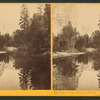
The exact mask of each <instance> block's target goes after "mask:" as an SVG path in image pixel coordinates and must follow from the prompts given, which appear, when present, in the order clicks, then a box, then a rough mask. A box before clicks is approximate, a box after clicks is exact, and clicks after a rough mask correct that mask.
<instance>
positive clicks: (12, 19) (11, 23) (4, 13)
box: [0, 4, 43, 35]
mask: <svg viewBox="0 0 100 100" xmlns="http://www.w3.org/2000/svg"><path fill="white" fill-rule="evenodd" d="M25 5H27V7H28V11H29V16H30V17H33V14H34V13H36V12H37V7H38V6H39V4H25ZM42 5H43V4H42ZM21 6H22V4H0V32H1V34H5V33H7V32H8V33H9V34H10V35H12V34H13V31H15V30H16V29H19V28H20V26H19V25H18V24H19V19H20V12H21V8H22V7H21Z"/></svg>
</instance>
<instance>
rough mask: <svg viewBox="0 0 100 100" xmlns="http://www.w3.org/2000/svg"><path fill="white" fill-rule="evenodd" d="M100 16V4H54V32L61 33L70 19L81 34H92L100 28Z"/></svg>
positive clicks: (55, 33)
mask: <svg viewBox="0 0 100 100" xmlns="http://www.w3.org/2000/svg"><path fill="white" fill-rule="evenodd" d="M99 17H100V4H62V5H59V4H58V5H57V4H56V5H53V33H54V35H57V34H59V33H60V32H61V29H62V27H63V26H64V25H67V23H68V21H69V20H70V21H71V22H72V26H73V27H76V29H77V31H78V32H80V34H81V35H83V34H86V33H87V34H89V36H91V34H92V32H94V31H95V30H98V29H99V27H98V23H99Z"/></svg>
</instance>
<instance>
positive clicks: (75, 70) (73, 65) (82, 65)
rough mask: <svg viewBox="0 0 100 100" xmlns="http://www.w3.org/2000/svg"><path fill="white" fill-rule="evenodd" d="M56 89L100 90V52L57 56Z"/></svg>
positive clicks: (55, 62)
mask: <svg viewBox="0 0 100 100" xmlns="http://www.w3.org/2000/svg"><path fill="white" fill-rule="evenodd" d="M53 88H54V90H100V52H95V53H91V54H84V55H78V56H71V57H64V58H55V59H54V65H53Z"/></svg>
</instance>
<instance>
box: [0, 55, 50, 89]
mask: <svg viewBox="0 0 100 100" xmlns="http://www.w3.org/2000/svg"><path fill="white" fill-rule="evenodd" d="M50 80H51V78H50V57H49V56H44V57H31V56H29V55H28V56H22V55H17V54H16V55H15V54H0V90H27V89H29V90H30V89H31V90H37V89H50Z"/></svg>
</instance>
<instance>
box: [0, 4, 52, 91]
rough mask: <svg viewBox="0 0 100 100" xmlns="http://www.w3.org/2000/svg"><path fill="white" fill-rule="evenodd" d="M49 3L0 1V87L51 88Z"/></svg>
mask: <svg viewBox="0 0 100 100" xmlns="http://www.w3.org/2000/svg"><path fill="white" fill-rule="evenodd" d="M50 57H51V55H50V4H35V3H31V4H26V3H24V4H22V3H18V4H17V3H15V4H14V3H12V4H7V3H3V4H0V90H50V89H51V64H50Z"/></svg>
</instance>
